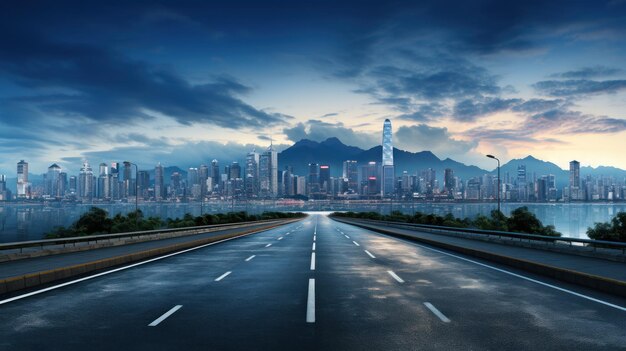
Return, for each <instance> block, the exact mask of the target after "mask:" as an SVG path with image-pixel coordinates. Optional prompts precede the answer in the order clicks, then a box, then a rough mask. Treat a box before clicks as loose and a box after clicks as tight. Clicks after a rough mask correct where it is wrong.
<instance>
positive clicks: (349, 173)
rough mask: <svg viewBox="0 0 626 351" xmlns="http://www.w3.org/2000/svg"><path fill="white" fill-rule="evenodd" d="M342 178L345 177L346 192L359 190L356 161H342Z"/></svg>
mask: <svg viewBox="0 0 626 351" xmlns="http://www.w3.org/2000/svg"><path fill="white" fill-rule="evenodd" d="M343 178H344V179H347V182H348V192H351V193H358V192H359V167H358V164H357V162H356V161H351V160H348V161H343Z"/></svg>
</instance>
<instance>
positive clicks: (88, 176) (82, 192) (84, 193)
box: [78, 160, 95, 201]
mask: <svg viewBox="0 0 626 351" xmlns="http://www.w3.org/2000/svg"><path fill="white" fill-rule="evenodd" d="M94 190H95V182H94V176H93V169H92V168H91V166H90V165H89V162H87V160H85V161H84V162H83V166H82V167H81V169H80V173H79V174H78V196H79V197H80V198H81V199H82V200H84V201H91V200H93V198H94V195H95V194H94Z"/></svg>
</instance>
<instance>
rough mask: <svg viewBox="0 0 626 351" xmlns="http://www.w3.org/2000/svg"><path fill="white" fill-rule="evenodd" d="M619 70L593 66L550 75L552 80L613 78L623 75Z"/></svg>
mask: <svg viewBox="0 0 626 351" xmlns="http://www.w3.org/2000/svg"><path fill="white" fill-rule="evenodd" d="M621 72H622V70H621V69H619V68H613V67H606V66H593V67H583V68H580V69H577V70H573V71H567V72H562V73H555V74H552V75H550V77H552V78H567V79H588V78H596V77H606V76H613V75H616V74H618V73H621Z"/></svg>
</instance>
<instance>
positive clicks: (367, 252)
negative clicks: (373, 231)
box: [363, 250, 376, 258]
mask: <svg viewBox="0 0 626 351" xmlns="http://www.w3.org/2000/svg"><path fill="white" fill-rule="evenodd" d="M363 251H365V253H366V254H368V255H369V257H371V258H376V256H374V255H372V253H371V252H369V251H367V250H363Z"/></svg>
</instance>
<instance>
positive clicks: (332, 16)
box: [0, 0, 626, 176]
mask: <svg viewBox="0 0 626 351" xmlns="http://www.w3.org/2000/svg"><path fill="white" fill-rule="evenodd" d="M386 118H389V119H391V121H392V124H393V128H394V144H395V146H396V147H398V148H400V149H404V150H408V151H413V152H416V151H422V150H430V151H432V152H434V153H435V154H436V155H437V156H438V157H440V158H442V159H443V158H447V157H450V158H452V159H455V160H457V161H460V162H464V163H466V164H475V165H478V166H480V167H483V168H485V169H493V168H494V166H495V165H494V164H493V163H494V162H493V160H490V159H487V158H485V156H484V155H485V154H495V155H497V156H498V157H499V158H500V159H501V160H502V161H503V162H506V161H508V160H510V159H513V158H522V157H525V156H527V155H533V156H535V157H537V158H539V159H543V160H546V161H551V162H554V163H556V164H557V165H559V166H561V167H563V168H566V167H567V164H568V163H569V161H570V160H573V159H577V160H579V161H580V162H581V163H582V164H583V165H591V166H598V165H606V166H615V167H620V168H624V169H626V1H625V0H611V1H600V0H598V1H575V0H570V1H559V0H555V1H533V0H526V1H467V0H463V1H445V0H433V1H430V0H428V1H353V2H351V1H236V0H235V1H220V2H218V1H184V0H183V1H100V2H88V1H63V0H59V1H45V2H44V1H41V2H39V1H19V2H9V1H5V2H2V3H1V4H0V174H7V175H8V176H14V174H15V172H16V171H15V168H16V163H17V162H18V161H19V160H20V159H25V160H26V161H28V162H29V163H30V169H31V172H34V173H43V172H45V170H46V168H47V167H48V166H49V165H50V164H52V163H55V162H56V163H58V164H59V165H61V166H62V167H63V168H65V169H66V170H67V171H68V172H69V173H77V172H78V170H79V168H80V165H81V162H82V161H83V160H88V161H89V162H90V163H91V164H92V165H97V164H99V163H100V162H107V163H109V162H113V161H118V162H119V161H123V160H130V161H133V162H136V163H137V164H139V166H140V168H151V167H153V166H154V165H155V164H156V163H157V162H161V163H162V164H164V165H178V166H180V167H183V168H184V167H190V166H198V165H199V164H201V163H207V162H210V160H211V159H213V158H217V159H220V160H223V161H225V162H230V161H232V160H237V159H241V158H242V156H243V155H245V153H246V152H248V151H249V150H251V149H252V148H255V147H256V148H257V149H262V148H266V147H267V146H268V145H269V143H270V140H273V144H274V145H275V146H276V147H277V148H278V149H279V150H282V149H284V148H286V147H288V146H289V145H291V144H293V143H294V142H296V141H298V140H300V139H302V138H308V139H311V140H316V141H322V140H324V139H326V138H328V137H332V136H335V137H338V138H339V139H341V140H342V141H343V142H344V143H345V144H348V145H354V146H359V147H362V148H370V147H373V146H375V145H377V144H380V141H381V137H382V136H381V134H382V124H383V121H384V119H386Z"/></svg>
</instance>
